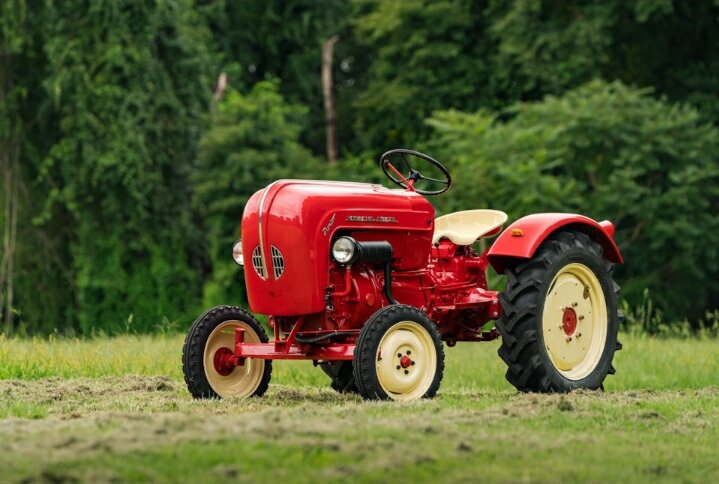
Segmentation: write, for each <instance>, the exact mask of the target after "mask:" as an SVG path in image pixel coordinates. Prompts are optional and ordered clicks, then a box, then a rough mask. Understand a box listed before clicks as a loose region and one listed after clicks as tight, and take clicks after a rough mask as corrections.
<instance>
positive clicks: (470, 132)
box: [429, 81, 719, 320]
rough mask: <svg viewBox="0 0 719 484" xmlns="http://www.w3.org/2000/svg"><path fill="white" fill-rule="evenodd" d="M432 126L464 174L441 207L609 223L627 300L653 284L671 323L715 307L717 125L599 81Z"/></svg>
mask: <svg viewBox="0 0 719 484" xmlns="http://www.w3.org/2000/svg"><path fill="white" fill-rule="evenodd" d="M429 123H430V125H431V126H433V127H434V129H435V132H434V136H433V137H432V139H431V140H430V144H431V146H432V147H433V148H434V151H435V152H436V154H437V155H438V156H439V158H440V160H446V161H447V163H448V165H449V166H450V168H451V169H452V170H453V171H454V172H455V173H456V174H457V176H456V177H455V178H456V179H457V181H458V182H457V185H456V188H455V191H454V194H453V197H452V198H451V200H447V201H446V202H445V203H444V205H443V208H445V209H447V210H450V209H451V210H455V209H461V208H470V207H483V206H489V207H496V208H499V209H502V210H505V211H507V212H509V214H510V216H511V217H513V218H516V217H518V216H520V215H525V214H528V213H532V212H542V211H561V212H578V213H583V214H587V215H589V216H591V217H593V218H595V219H598V220H601V219H610V220H612V221H613V222H614V224H615V225H616V227H617V232H616V240H617V242H618V244H619V246H620V248H621V250H622V252H623V254H624V256H625V259H626V264H625V265H624V266H621V267H619V268H618V272H617V274H618V278H619V280H620V282H621V283H622V284H623V285H624V294H625V296H626V297H627V298H628V300H629V302H630V303H631V304H638V303H639V302H640V301H641V298H642V293H643V291H644V289H645V288H649V289H650V291H651V293H652V294H654V295H655V296H656V297H657V301H658V306H659V308H660V309H661V310H662V311H664V314H665V315H666V316H667V317H668V318H669V319H671V320H678V319H684V318H689V319H690V320H698V319H699V318H701V317H702V316H704V312H705V308H708V307H716V305H717V298H718V296H719V277H717V276H719V254H717V251H716V250H715V248H716V246H717V244H719V219H718V218H717V217H716V216H715V214H716V211H717V207H718V206H719V184H718V183H717V182H718V181H719V180H718V179H719V166H718V165H717V163H716V160H717V157H718V155H719V132H718V131H717V129H716V127H714V126H713V125H711V124H707V123H704V122H702V121H701V119H700V116H699V114H698V112H697V111H696V110H695V109H693V108H690V107H686V106H683V105H678V104H669V103H667V102H665V101H664V100H658V99H654V98H652V97H651V96H650V92H649V91H648V90H641V89H634V88H631V87H627V86H625V85H622V84H621V83H618V82H614V83H604V82H600V81H594V82H591V83H589V84H586V85H584V86H582V87H580V88H578V89H575V90H572V91H569V92H567V93H566V94H565V95H564V96H562V97H553V96H550V97H547V98H545V99H544V100H543V101H541V102H536V103H525V104H517V105H514V106H512V107H511V108H509V109H508V110H506V111H504V112H502V113H500V114H490V113H487V112H484V111H479V112H476V113H460V112H456V111H444V112H439V113H436V114H435V115H434V116H433V117H432V118H431V119H430V120H429ZM448 198H449V197H448Z"/></svg>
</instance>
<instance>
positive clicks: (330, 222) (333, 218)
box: [322, 213, 337, 237]
mask: <svg viewBox="0 0 719 484" xmlns="http://www.w3.org/2000/svg"><path fill="white" fill-rule="evenodd" d="M336 216H337V214H336V213H333V214H332V217H330V221H329V222H328V223H327V226H326V227H323V228H322V235H324V236H325V237H327V234H329V233H330V229H331V228H332V226H333V225H334V224H335V217H336Z"/></svg>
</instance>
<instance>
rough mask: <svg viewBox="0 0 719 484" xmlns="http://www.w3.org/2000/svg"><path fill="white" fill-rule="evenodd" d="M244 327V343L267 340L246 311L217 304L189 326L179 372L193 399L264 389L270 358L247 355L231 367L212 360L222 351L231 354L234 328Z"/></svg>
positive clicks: (255, 393) (247, 394)
mask: <svg viewBox="0 0 719 484" xmlns="http://www.w3.org/2000/svg"><path fill="white" fill-rule="evenodd" d="M236 328H242V329H244V330H245V342H247V343H267V341H268V338H267V334H266V333H265V330H264V329H263V328H262V326H261V325H260V323H259V322H258V321H257V320H256V319H255V318H254V317H253V316H252V315H251V314H250V313H248V312H247V311H245V310H243V309H240V308H237V307H232V306H218V307H216V308H213V309H210V310H209V311H207V312H205V313H204V314H203V315H201V316H200V317H199V318H197V320H196V321H195V322H194V323H193V325H192V326H191V327H190V330H189V331H188V333H187V337H186V338H185V344H184V346H183V348H182V371H183V373H184V375H185V383H186V384H187V388H188V390H190V393H191V394H192V396H193V397H194V398H229V397H256V396H261V395H262V394H264V393H265V392H266V391H267V387H268V386H269V383H270V378H271V376H272V361H271V360H260V359H255V358H246V359H245V362H244V364H243V365H240V366H236V367H234V368H232V369H229V370H227V369H224V368H222V367H219V366H218V365H217V364H216V363H215V362H216V359H217V357H218V356H219V355H221V354H222V353H227V352H229V353H232V352H233V348H234V345H235V329H236Z"/></svg>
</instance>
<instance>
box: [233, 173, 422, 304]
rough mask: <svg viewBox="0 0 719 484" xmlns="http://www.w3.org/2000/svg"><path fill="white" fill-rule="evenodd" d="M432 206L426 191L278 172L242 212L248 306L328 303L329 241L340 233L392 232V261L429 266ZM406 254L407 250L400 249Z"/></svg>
mask: <svg viewBox="0 0 719 484" xmlns="http://www.w3.org/2000/svg"><path fill="white" fill-rule="evenodd" d="M433 230H434V209H433V208H432V205H431V204H430V203H429V202H428V201H427V200H426V199H425V198H424V197H423V196H421V195H419V194H417V193H414V192H409V191H406V190H393V189H388V188H385V187H383V186H381V185H373V184H367V183H349V182H324V181H306V180H279V181H276V182H274V183H272V184H270V185H268V186H267V187H266V188H264V189H262V190H260V191H258V192H257V193H255V194H254V195H253V196H252V197H251V198H250V200H249V201H248V202H247V205H246V206H245V211H244V214H243V216H242V250H243V254H244V256H243V257H244V262H245V265H244V270H245V282H246V285H247V294H248V299H249V303H250V308H251V309H252V310H253V311H254V312H256V313H260V314H271V315H276V316H291V315H301V314H313V313H317V312H320V311H322V310H324V308H325V304H326V303H325V293H326V290H327V287H328V285H329V267H330V264H334V262H333V261H332V260H331V259H330V247H331V244H332V242H333V240H334V238H335V235H336V234H338V233H342V234H343V235H344V234H351V235H353V236H356V237H358V238H360V239H363V240H387V241H389V242H390V243H392V245H393V249H394V254H395V256H396V257H398V258H397V260H396V261H395V264H394V268H395V269H396V270H397V269H401V270H404V269H420V268H423V267H425V265H426V263H427V257H428V254H429V250H430V246H431V239H432V233H433ZM399 256H401V257H399Z"/></svg>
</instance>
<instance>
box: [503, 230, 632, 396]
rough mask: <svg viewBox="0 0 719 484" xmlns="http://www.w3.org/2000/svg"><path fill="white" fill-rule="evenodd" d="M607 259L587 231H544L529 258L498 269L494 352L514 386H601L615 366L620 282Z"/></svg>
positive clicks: (555, 389)
mask: <svg viewBox="0 0 719 484" xmlns="http://www.w3.org/2000/svg"><path fill="white" fill-rule="evenodd" d="M612 267H613V266H612V264H611V263H610V262H609V261H607V260H606V259H605V258H604V257H603V256H602V249H601V247H600V246H599V244H597V243H596V242H594V241H593V240H591V239H590V238H589V237H588V236H587V235H585V234H583V233H580V232H574V231H563V232H558V233H556V234H553V235H551V236H550V237H549V238H548V239H547V240H546V241H545V242H544V243H542V245H541V246H540V247H539V249H538V250H537V252H536V253H535V255H534V257H533V258H532V259H530V260H529V261H523V262H521V263H519V264H517V265H516V266H514V267H510V268H509V269H507V271H506V272H505V273H506V275H507V286H506V288H505V290H504V292H503V293H502V294H501V295H500V302H501V303H502V309H503V315H502V317H501V318H500V320H499V321H497V329H498V330H499V332H500V334H501V335H502V344H501V346H500V348H499V356H500V357H501V358H502V360H504V362H505V363H506V364H507V366H508V368H507V373H506V378H507V380H508V381H509V382H510V383H511V384H512V385H514V386H515V387H516V388H517V389H518V390H520V391H534V392H569V391H572V390H575V389H578V388H586V389H592V390H595V389H601V388H603V383H604V380H605V378H606V377H607V375H608V374H613V373H614V367H613V366H612V360H613V358H614V352H615V351H616V350H619V349H621V344H620V343H619V342H618V341H617V331H618V321H619V317H620V316H619V312H618V311H617V293H618V290H619V286H617V285H616V284H615V283H614V281H613V280H612V276H611V271H612Z"/></svg>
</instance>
